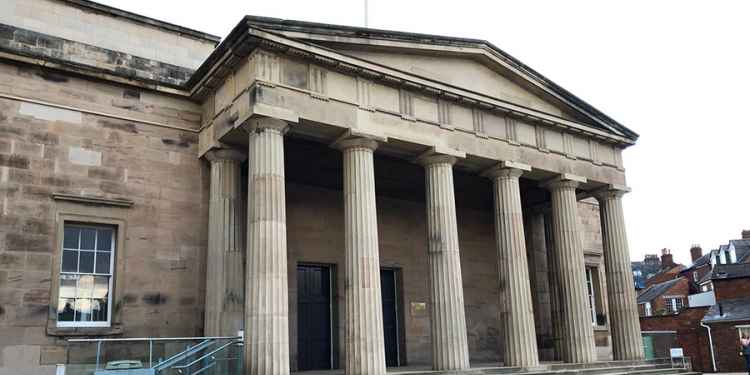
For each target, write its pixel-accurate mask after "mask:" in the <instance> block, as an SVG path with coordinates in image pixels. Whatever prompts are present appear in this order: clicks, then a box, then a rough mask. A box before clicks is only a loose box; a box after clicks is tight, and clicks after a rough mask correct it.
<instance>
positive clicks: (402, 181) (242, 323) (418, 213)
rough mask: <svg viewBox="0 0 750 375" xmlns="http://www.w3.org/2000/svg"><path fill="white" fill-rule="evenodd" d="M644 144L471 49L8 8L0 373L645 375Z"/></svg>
mask: <svg viewBox="0 0 750 375" xmlns="http://www.w3.org/2000/svg"><path fill="white" fill-rule="evenodd" d="M636 139H637V134H636V133H634V132H633V131H631V130H629V129H627V128H626V127H624V126H622V125H620V124H619V123H617V122H616V121H614V120H613V119H611V118H609V117H607V116H606V115H604V114H603V113H601V112H599V111H598V110H596V109H595V108H593V107H592V106H590V105H589V104H587V103H586V102H584V101H583V100H581V99H579V98H577V97H576V96H574V95H573V94H571V93H569V92H568V91H566V90H565V89H563V88H561V87H559V86H558V85H556V84H555V83H553V82H552V81H550V80H549V79H547V78H545V77H544V76H542V75H541V74H539V73H537V72H536V71H534V70H532V69H531V68H529V67H528V66H526V65H524V64H523V63H521V62H520V61H518V60H516V59H515V58H513V57H512V56H509V55H508V54H506V53H505V52H503V51H502V50H500V49H498V48H497V47H495V46H494V45H492V44H491V43H489V42H486V41H482V40H474V39H463V38H452V37H442V36H435V35H423V34H412V33H403V32H394V31H383V30H375V29H364V28H354V27H344V26H333V25H325V24H317V23H308V22H298V21H286V20H279V19H269V18H262V17H245V18H243V19H241V20H240V22H239V23H238V25H237V26H236V27H235V28H234V29H233V31H232V32H231V33H230V34H229V35H228V36H227V37H226V38H224V39H223V40H221V41H220V39H219V38H218V37H214V36H211V35H206V34H204V33H200V32H197V31H194V30H190V29H186V28H183V27H180V26H176V25H172V24H168V23H165V22H161V21H157V20H154V19H150V18H147V17H143V16H139V15H135V14H132V13H128V12H124V11H121V10H117V9H113V8H110V7H106V6H103V5H99V4H96V3H93V2H89V1H87V0H34V1H22V0H7V1H4V2H3V3H2V4H0V203H2V210H0V214H1V215H0V350H2V357H0V359H1V360H2V362H0V367H2V368H5V369H9V368H10V369H16V370H12V373H20V372H18V371H17V369H19V368H31V367H33V366H46V365H54V364H55V363H66V361H68V360H70V359H71V356H72V355H73V354H71V353H70V352H69V350H68V349H67V348H68V347H67V344H66V341H65V340H66V339H67V338H70V337H143V336H159V337H166V336H201V335H205V336H223V335H235V334H236V333H237V331H238V330H243V329H244V332H245V348H246V353H245V354H246V357H245V361H246V366H247V368H248V370H247V373H248V374H259V375H265V374H285V373H288V372H289V371H290V370H291V371H298V370H299V371H301V370H309V369H331V368H343V369H346V371H347V373H351V374H383V373H384V372H385V368H386V366H404V365H407V364H414V365H430V366H432V368H433V369H435V370H461V369H467V368H469V366H470V363H472V364H479V363H497V362H502V363H503V364H504V365H505V366H522V367H533V366H535V365H537V364H538V363H539V362H540V361H552V360H561V361H564V362H570V363H580V362H593V361H597V360H606V359H611V358H614V359H639V358H642V357H643V350H642V347H641V338H640V331H639V326H638V314H637V309H636V304H635V295H634V290H633V288H632V285H633V278H632V274H631V271H630V257H629V254H628V245H627V238H626V234H625V227H624V219H623V211H622V202H621V197H622V195H623V193H625V192H627V190H628V189H627V188H626V187H625V186H626V180H625V170H624V167H623V164H622V157H621V153H622V150H623V149H624V148H626V147H629V146H631V145H633V144H634V143H635V141H636ZM9 371H10V370H9Z"/></svg>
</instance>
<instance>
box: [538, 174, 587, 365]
mask: <svg viewBox="0 0 750 375" xmlns="http://www.w3.org/2000/svg"><path fill="white" fill-rule="evenodd" d="M578 184H579V183H578V181H572V180H559V181H555V182H551V183H550V184H549V185H548V187H549V189H550V192H551V193H552V229H553V231H554V246H555V247H554V257H555V267H556V269H557V270H556V272H555V281H556V283H557V285H560V286H561V289H560V290H559V291H558V293H559V296H558V298H559V299H560V311H561V313H560V318H561V322H560V325H561V327H562V332H561V346H562V348H564V349H563V350H562V359H563V360H564V361H565V362H569V363H589V362H594V361H595V360H596V352H595V347H594V330H593V328H592V325H591V315H590V314H591V313H590V310H589V307H588V300H587V298H588V296H587V292H586V278H585V277H586V276H585V275H586V268H585V264H584V258H583V250H582V249H581V241H580V239H579V237H578V235H579V232H578V213H577V211H576V208H577V205H578V203H577V201H576V195H575V193H576V187H577V186H578ZM562 286H564V288H563V287H562Z"/></svg>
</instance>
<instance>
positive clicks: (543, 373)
mask: <svg viewBox="0 0 750 375" xmlns="http://www.w3.org/2000/svg"><path fill="white" fill-rule="evenodd" d="M671 370H673V369H672V368H671V367H670V366H669V365H633V366H611V367H593V368H582V369H549V370H533V371H522V372H518V374H522V375H613V374H651V373H657V374H658V373H659V371H671Z"/></svg>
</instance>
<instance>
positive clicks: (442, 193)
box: [419, 154, 469, 371]
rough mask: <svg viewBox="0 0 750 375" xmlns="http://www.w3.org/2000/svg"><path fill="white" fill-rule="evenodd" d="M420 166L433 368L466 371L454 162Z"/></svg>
mask: <svg viewBox="0 0 750 375" xmlns="http://www.w3.org/2000/svg"><path fill="white" fill-rule="evenodd" d="M419 162H420V164H422V165H423V166H424V168H425V188H426V196H427V197H426V201H427V210H426V214H427V215H426V216H427V238H428V248H427V259H428V263H429V265H430V297H431V301H432V305H431V310H430V311H431V313H432V315H431V322H432V331H431V332H432V368H433V370H438V371H446V370H461V369H467V368H469V347H468V343H467V339H466V317H465V315H464V308H463V306H464V291H463V281H462V277H461V259H460V251H459V246H458V223H457V220H456V202H455V201H456V198H455V196H454V191H453V164H454V163H455V162H456V159H455V157H453V156H448V155H439V154H438V155H430V156H426V157H423V158H422V159H421V160H420V161H419Z"/></svg>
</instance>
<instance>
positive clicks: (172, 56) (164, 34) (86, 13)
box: [0, 0, 219, 69]
mask: <svg viewBox="0 0 750 375" xmlns="http://www.w3.org/2000/svg"><path fill="white" fill-rule="evenodd" d="M0 23H2V24H5V25H10V26H14V27H16V28H20V29H24V30H28V31H31V32H35V33H40V34H46V35H54V36H55V37H57V38H61V39H64V40H67V41H76V42H78V43H81V44H83V45H89V46H94V47H99V48H100V49H106V50H113V51H120V52H122V53H124V54H128V55H133V56H138V57H140V58H143V59H148V60H155V61H161V62H163V63H167V64H172V65H177V66H182V67H185V68H189V69H197V68H198V66H199V65H200V64H201V63H203V61H204V60H205V59H206V57H207V56H208V55H209V54H210V53H211V51H212V50H213V48H214V46H215V45H216V43H218V40H219V38H218V37H214V36H211V35H207V34H204V33H201V32H198V31H194V30H189V29H187V28H184V27H180V26H176V25H169V24H166V23H165V22H160V21H157V20H154V19H150V18H148V17H144V16H140V15H135V14H132V13H129V12H125V11H121V10H119V9H113V8H110V7H107V6H105V5H100V4H96V3H92V2H90V1H87V0H4V1H3V2H2V3H0ZM93 30H96V31H95V32H94V31H93ZM67 52H68V53H69V54H71V53H73V52H75V51H74V50H71V51H67Z"/></svg>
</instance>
